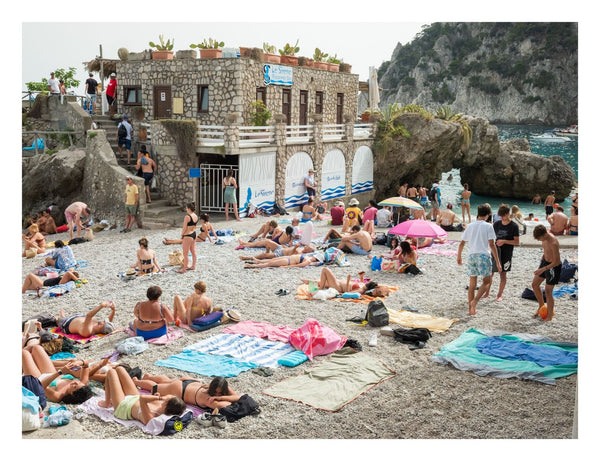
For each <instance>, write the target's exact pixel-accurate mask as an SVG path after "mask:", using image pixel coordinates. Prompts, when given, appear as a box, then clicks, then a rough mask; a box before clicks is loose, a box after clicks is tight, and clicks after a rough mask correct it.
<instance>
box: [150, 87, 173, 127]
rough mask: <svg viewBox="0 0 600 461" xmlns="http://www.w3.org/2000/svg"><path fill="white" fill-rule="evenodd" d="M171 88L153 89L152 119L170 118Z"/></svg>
mask: <svg viewBox="0 0 600 461" xmlns="http://www.w3.org/2000/svg"><path fill="white" fill-rule="evenodd" d="M171 113H172V102H171V86H155V87H154V118H155V119H158V118H171Z"/></svg>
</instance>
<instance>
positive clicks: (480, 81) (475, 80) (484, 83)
mask: <svg viewBox="0 0 600 461" xmlns="http://www.w3.org/2000/svg"><path fill="white" fill-rule="evenodd" d="M469 87H471V88H475V89H478V90H481V91H483V92H484V93H487V94H500V88H499V87H498V85H496V84H495V83H494V82H492V79H491V78H490V77H488V76H485V77H484V76H483V75H472V76H471V77H469Z"/></svg>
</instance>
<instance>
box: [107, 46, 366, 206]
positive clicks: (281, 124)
mask: <svg viewBox="0 0 600 461" xmlns="http://www.w3.org/2000/svg"><path fill="white" fill-rule="evenodd" d="M192 51H194V50H192ZM179 53H181V52H178V57H176V58H175V59H171V60H169V59H167V60H155V59H147V55H146V54H144V53H142V54H138V59H136V56H135V55H134V54H130V57H129V59H127V60H121V61H117V62H116V71H117V80H118V83H119V85H118V96H117V97H118V104H119V106H120V110H121V111H122V112H123V113H127V114H130V117H131V116H133V118H134V120H136V119H137V121H138V124H139V125H141V126H143V125H146V126H148V127H149V132H150V139H149V140H147V144H148V145H150V146H151V148H152V152H153V155H155V157H156V160H157V163H158V165H159V170H158V171H159V173H158V184H159V189H160V193H161V196H162V197H163V198H167V199H169V201H171V202H172V203H176V204H182V203H184V202H186V201H190V200H194V201H196V203H199V204H200V208H201V209H202V210H206V211H211V210H212V211H220V210H223V202H222V187H221V184H222V178H223V177H224V175H225V174H226V172H227V170H228V169H230V168H231V169H233V170H234V173H235V177H236V179H237V182H238V186H239V189H238V194H239V197H238V204H239V207H240V211H241V212H242V215H244V213H243V212H244V211H245V207H246V205H247V204H248V203H249V202H250V201H251V202H252V203H253V204H254V205H257V206H260V207H264V208H267V209H269V208H271V207H272V206H273V204H274V203H275V202H277V203H279V204H280V205H283V204H285V207H286V208H293V207H296V206H298V205H299V204H300V203H302V202H303V201H305V198H306V194H305V190H304V187H303V182H304V180H303V178H304V176H305V175H306V174H307V172H308V169H309V168H313V169H314V170H315V183H316V186H317V198H320V199H322V200H330V199H334V198H338V197H342V198H343V197H346V196H349V195H356V194H359V193H366V194H367V195H369V194H372V192H371V191H372V189H373V154H372V150H371V149H372V143H373V127H372V125H369V124H361V125H357V124H356V116H357V105H358V95H359V82H358V75H356V74H350V73H344V72H336V71H329V70H321V69H316V68H311V67H304V66H291V65H280V64H272V63H263V62H261V61H258V60H255V59H252V58H246V57H237V58H236V57H232V58H216V59H200V58H195V57H193V54H192V56H190V55H189V54H187V56H190V57H179ZM132 58H133V59H132ZM256 100H261V101H263V102H264V103H265V105H266V107H267V109H268V110H269V111H270V112H271V113H272V114H273V117H272V118H271V120H270V121H269V123H271V125H268V126H258V127H257V126H251V115H252V113H253V111H254V109H253V107H252V103H253V102H254V101H256ZM142 109H143V110H142ZM165 119H171V120H176V121H177V120H179V121H182V122H186V121H187V122H189V121H194V122H195V123H196V125H197V127H196V129H195V130H194V134H195V136H194V139H193V140H190V139H184V138H186V137H187V138H189V137H190V136H193V135H191V134H190V132H189V129H188V131H185V130H183V131H178V130H177V123H169V124H167V123H164V122H163V120H165ZM181 125H182V126H184V125H183V124H181ZM188 127H189V125H188ZM184 133H187V134H184ZM142 135H143V134H142ZM190 142H191V143H192V144H193V145H194V152H193V153H192V154H191V155H190V153H186V152H183V151H184V150H185V148H184V147H183V146H184V145H186V143H187V145H188V146H189V144H190ZM198 168H199V169H200V171H201V175H200V177H199V178H194V177H190V176H194V172H195V173H198V170H197V169H198ZM369 198H371V197H370V195H369Z"/></svg>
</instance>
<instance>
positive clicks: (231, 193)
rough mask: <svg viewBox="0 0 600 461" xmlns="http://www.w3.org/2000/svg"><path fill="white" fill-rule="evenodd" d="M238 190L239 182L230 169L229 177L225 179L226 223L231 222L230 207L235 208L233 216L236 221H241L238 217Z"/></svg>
mask: <svg viewBox="0 0 600 461" xmlns="http://www.w3.org/2000/svg"><path fill="white" fill-rule="evenodd" d="M237 188H238V186H237V182H236V181H235V178H234V177H233V170H232V169H231V168H230V169H229V170H228V171H227V176H225V177H224V178H223V202H224V203H225V221H229V205H230V204H231V208H233V214H234V215H235V220H236V221H241V220H240V217H239V216H238V208H237V198H236V196H235V191H236V189H237Z"/></svg>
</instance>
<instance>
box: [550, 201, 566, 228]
mask: <svg viewBox="0 0 600 461" xmlns="http://www.w3.org/2000/svg"><path fill="white" fill-rule="evenodd" d="M564 211H565V209H564V208H563V207H561V206H560V205H559V206H557V207H556V211H555V212H554V213H552V214H551V215H550V216H548V222H549V223H550V232H552V233H553V234H554V235H564V234H565V233H566V232H567V231H568V229H569V218H568V217H567V215H566V214H565V213H564Z"/></svg>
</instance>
